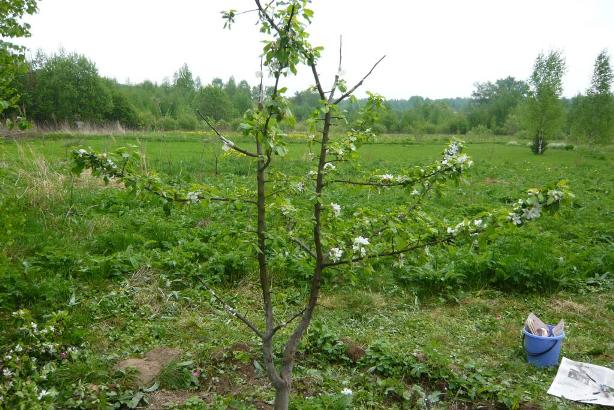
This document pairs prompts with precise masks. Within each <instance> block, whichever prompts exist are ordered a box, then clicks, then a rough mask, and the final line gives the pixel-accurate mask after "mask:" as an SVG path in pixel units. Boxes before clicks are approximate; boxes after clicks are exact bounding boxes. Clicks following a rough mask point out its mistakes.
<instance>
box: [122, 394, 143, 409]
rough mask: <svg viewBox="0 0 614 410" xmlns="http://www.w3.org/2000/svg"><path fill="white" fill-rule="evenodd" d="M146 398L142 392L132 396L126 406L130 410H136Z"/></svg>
mask: <svg viewBox="0 0 614 410" xmlns="http://www.w3.org/2000/svg"><path fill="white" fill-rule="evenodd" d="M144 396H145V393H143V392H141V391H140V392H137V393H136V394H135V395H134V396H132V398H131V399H130V401H129V402H128V403H126V406H128V408H129V409H136V408H137V406H138V405H139V403H140V402H141V400H142V399H143V397H144Z"/></svg>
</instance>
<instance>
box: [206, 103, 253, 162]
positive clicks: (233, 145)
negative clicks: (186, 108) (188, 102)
mask: <svg viewBox="0 0 614 410" xmlns="http://www.w3.org/2000/svg"><path fill="white" fill-rule="evenodd" d="M196 112H197V113H198V115H199V116H200V118H202V119H203V121H204V122H206V123H207V125H208V126H209V128H211V129H212V130H213V132H215V134H216V135H217V136H218V137H219V139H220V140H222V142H223V143H224V145H226V146H228V147H230V148H232V149H234V150H235V151H237V152H240V153H241V154H243V155H247V156H248V157H252V158H258V154H255V153H253V152H250V151H247V150H245V149H243V148H239V147H237V146H236V145H235V143H234V142H232V141H231V140H229V139H228V138H226V137H224V136H223V135H222V134H220V132H219V131H218V130H217V129H216V128H215V127H214V126H213V125H212V124H211V123H210V122H209V120H207V118H206V117H205V116H204V115H202V113H201V112H200V111H199V110H196Z"/></svg>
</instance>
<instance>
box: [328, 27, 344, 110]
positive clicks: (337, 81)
mask: <svg viewBox="0 0 614 410" xmlns="http://www.w3.org/2000/svg"><path fill="white" fill-rule="evenodd" d="M342 47H343V37H341V36H339V68H338V69H337V73H336V74H335V79H334V80H333V86H332V88H331V89H330V94H329V96H328V102H329V103H331V102H332V101H333V98H334V96H335V90H336V89H337V84H338V83H339V76H340V73H341V61H342Z"/></svg>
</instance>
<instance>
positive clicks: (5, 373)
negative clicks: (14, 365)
mask: <svg viewBox="0 0 614 410" xmlns="http://www.w3.org/2000/svg"><path fill="white" fill-rule="evenodd" d="M2 374H3V375H4V377H11V376H12V375H13V372H12V371H11V369H7V368H6V367H5V368H4V369H3V370H2Z"/></svg>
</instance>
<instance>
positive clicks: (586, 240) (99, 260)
mask: <svg viewBox="0 0 614 410" xmlns="http://www.w3.org/2000/svg"><path fill="white" fill-rule="evenodd" d="M239 140H240V139H239ZM129 144H135V145H138V148H136V149H138V150H140V151H142V152H143V153H145V154H146V158H147V168H148V169H149V170H152V169H155V170H157V171H158V172H159V174H160V176H161V177H162V178H163V179H165V180H167V181H169V182H171V183H174V184H183V185H188V184H190V183H193V182H204V183H206V184H210V185H214V186H217V185H223V186H229V185H232V184H236V185H238V186H249V184H250V182H251V181H252V179H254V178H255V176H254V170H253V169H252V168H251V166H252V164H251V163H250V162H249V160H248V159H243V158H237V157H234V156H228V155H224V154H223V152H222V150H221V147H220V144H218V143H217V142H215V140H213V139H212V138H211V137H210V136H209V137H206V138H205V139H204V140H203V138H202V137H200V136H199V135H197V134H178V133H168V134H139V135H126V136H116V137H110V136H74V135H73V136H71V135H55V136H53V135H52V136H47V137H45V138H44V139H28V140H20V141H12V140H4V141H0V209H1V213H0V227H3V228H4V229H2V230H1V232H0V245H1V246H2V251H1V252H0V330H1V332H0V351H7V352H8V351H9V349H14V348H15V344H16V343H17V342H20V343H22V344H23V343H25V342H27V340H26V339H28V337H29V336H28V337H26V336H24V335H23V331H20V330H19V328H18V326H16V322H17V319H16V318H15V317H13V316H12V315H11V313H12V312H14V311H17V310H18V309H29V310H30V311H31V313H32V319H31V320H32V321H34V322H36V323H38V324H39V327H41V328H42V324H43V323H45V322H47V321H50V320H51V321H53V322H54V323H57V326H58V327H63V328H64V329H65V330H64V332H63V334H62V335H60V336H58V339H57V341H58V343H60V344H62V346H66V345H71V346H77V347H78V352H77V353H75V354H74V357H73V356H71V357H70V358H68V359H65V358H62V359H61V360H60V359H57V357H56V359H57V360H51V359H50V358H49V357H48V356H45V355H42V356H40V355H39V356H40V357H41V359H39V360H48V361H50V362H52V363H55V366H57V368H56V369H54V370H52V376H49V377H48V378H47V379H45V380H43V379H37V383H38V385H39V386H42V387H44V388H46V389H47V390H51V389H55V390H56V392H57V397H55V398H53V400H56V403H63V404H62V406H65V407H69V406H73V407H74V408H98V407H105V406H107V405H112V404H114V403H115V404H117V403H123V404H124V405H129V404H131V403H130V401H131V400H132V401H133V403H134V402H138V401H139V400H138V398H139V397H140V395H137V394H138V392H137V390H136V389H135V388H134V386H133V382H132V381H131V377H130V374H123V373H121V372H117V371H115V370H113V365H114V364H115V363H116V362H117V361H118V360H120V359H122V358H125V357H128V356H139V355H142V354H143V353H145V352H147V351H148V350H150V349H151V348H153V347H157V346H169V347H177V348H179V349H181V350H182V352H183V355H182V358H181V360H180V361H179V362H177V363H174V364H172V365H170V366H169V367H168V368H167V369H165V371H164V372H163V373H162V375H161V376H160V380H159V387H158V388H157V389H156V391H155V392H149V393H146V394H145V395H144V397H145V399H148V400H149V402H150V404H152V405H154V406H162V405H163V404H164V403H170V402H172V401H173V400H176V401H178V402H181V403H183V402H184V401H185V400H186V399H189V400H188V402H187V404H185V406H184V407H186V408H211V407H215V406H219V408H226V407H228V406H230V407H232V408H243V407H245V408H253V407H255V408H261V407H263V406H266V402H268V401H270V400H271V399H272V395H271V394H272V393H271V389H270V386H269V385H268V382H267V381H266V376H263V374H262V372H261V370H260V367H259V366H260V363H261V362H262V360H261V357H260V354H259V351H258V346H257V343H256V339H255V338H254V336H253V334H251V333H250V331H249V330H248V329H246V328H245V327H244V326H243V325H242V324H241V323H240V322H238V321H235V320H233V319H231V318H229V317H228V316H227V315H226V314H225V313H224V312H223V311H220V310H218V309H216V308H215V306H212V305H211V304H210V298H209V296H208V293H207V292H206V291H204V290H203V289H202V287H201V286H200V284H199V283H200V282H199V279H198V278H204V279H206V280H207V281H210V283H212V284H214V286H215V287H216V288H217V289H218V293H221V294H224V295H226V297H227V298H228V300H230V301H232V303H233V304H235V305H236V307H237V308H238V310H240V311H242V312H244V311H252V313H250V316H251V317H253V318H254V320H256V321H257V322H258V321H259V319H258V313H257V310H256V309H258V306H259V304H260V301H259V292H258V289H257V286H256V281H255V280H254V279H255V277H254V274H255V269H254V266H255V265H254V262H253V261H252V260H251V259H250V258H248V257H246V255H247V256H249V254H250V253H249V252H251V251H250V250H249V249H251V248H249V246H248V245H249V241H250V238H245V237H244V235H243V233H242V231H241V230H240V229H239V228H237V229H234V228H232V227H233V226H235V225H238V226H239V227H243V228H244V227H245V226H246V225H245V224H246V223H247V221H249V220H248V219H246V218H248V217H249V215H250V213H249V211H246V210H244V209H241V208H237V209H235V208H232V209H231V210H232V213H231V214H229V208H224V207H223V206H218V205H215V206H212V207H209V208H207V207H198V206H196V207H180V208H176V209H174V210H173V212H172V216H171V217H166V216H165V215H164V213H163V211H162V207H161V204H160V201H158V200H157V199H156V198H153V197H150V196H147V195H146V196H143V197H141V198H135V197H134V196H133V195H132V194H131V193H130V192H127V191H126V190H125V189H123V188H122V187H121V186H117V184H114V183H111V184H110V185H109V186H105V185H104V184H103V183H102V182H101V181H99V180H97V179H95V178H93V177H91V176H81V177H75V176H71V175H70V173H69V168H70V161H69V157H70V152H71V151H72V149H74V148H77V147H80V146H81V147H92V148H94V149H97V150H113V149H115V148H117V147H120V146H127V145H129ZM246 145H248V144H246ZM444 145H445V142H444V141H443V138H439V140H438V141H432V140H426V141H421V142H418V143H417V142H415V141H414V140H413V139H411V138H408V137H396V138H394V137H390V136H388V137H385V138H382V140H381V141H380V142H377V143H374V144H369V145H365V146H363V147H362V148H361V156H360V160H359V161H358V164H357V165H356V166H352V167H351V168H349V169H347V170H345V171H342V172H344V173H345V174H344V175H348V176H353V175H357V174H360V173H361V172H364V171H372V170H376V172H375V173H380V174H381V173H384V172H390V173H393V174H394V173H395V172H399V171H400V170H402V169H403V168H406V167H410V166H412V165H416V164H426V163H429V162H431V161H433V160H435V159H437V158H438V157H439V155H440V153H441V151H442V149H443V147H444ZM288 148H289V154H288V156H287V158H285V159H284V160H281V161H277V163H276V165H275V167H279V168H277V169H279V170H283V171H284V172H285V173H287V174H289V175H290V176H292V175H304V174H305V173H306V172H307V171H308V169H309V162H308V161H307V160H306V157H307V153H308V151H309V150H308V145H307V144H306V143H305V142H304V141H302V140H297V141H295V142H294V143H290V144H289V146H288ZM467 153H468V154H469V155H471V156H472V157H473V159H474V160H475V166H474V168H473V169H472V170H471V171H470V172H469V174H468V176H467V181H466V183H461V184H460V185H458V186H450V187H449V188H447V189H445V190H444V191H443V192H441V193H440V195H437V196H433V197H431V198H430V199H429V200H428V202H427V203H425V206H424V208H425V209H427V210H429V211H430V212H431V213H432V214H434V215H437V216H441V217H442V218H445V219H446V220H448V221H450V223H456V222H457V221H459V220H462V219H463V218H472V217H473V216H475V215H477V214H479V213H480V212H483V211H485V210H489V209H493V208H502V207H503V208H509V207H510V206H511V204H512V203H513V202H514V201H515V200H516V199H518V198H521V197H522V196H523V194H524V193H525V191H526V189H528V188H532V187H539V186H543V185H546V184H549V183H553V182H556V181H558V180H559V179H567V180H568V181H569V185H570V188H571V190H572V191H573V192H574V194H575V195H576V200H575V201H574V203H573V205H571V206H568V207H566V208H564V209H562V210H561V211H560V212H559V213H558V214H557V215H548V216H544V217H543V218H541V219H540V220H538V221H536V222H534V223H532V224H531V225H528V226H525V227H521V228H510V229H508V230H505V231H504V232H503V234H502V235H501V236H500V237H498V238H497V239H496V240H493V241H492V243H490V244H489V246H487V247H477V248H476V247H475V246H473V245H472V244H470V243H467V244H459V246H458V247H455V248H442V249H432V250H431V251H430V254H431V256H430V257H428V258H426V259H425V257H420V258H416V259H414V260H411V259H410V260H409V263H408V264H407V265H405V266H403V267H398V266H394V265H393V264H391V263H390V262H386V261H381V262H378V263H376V264H375V271H374V272H371V271H369V270H367V269H360V268H358V267H353V268H351V269H350V268H348V269H341V270H340V271H338V272H336V273H335V275H331V276H330V277H327V278H326V283H325V286H324V290H323V297H322V300H321V304H320V307H319V309H318V311H317V319H316V320H315V323H314V326H313V328H312V329H311V330H310V332H309V334H308V336H307V338H306V340H305V342H304V343H303V345H302V347H301V354H300V357H299V361H298V365H297V367H296V369H295V385H294V396H293V400H294V403H295V404H294V406H295V408H301V409H302V408H344V406H346V407H347V405H348V403H347V398H346V397H344V396H343V395H341V394H340V392H341V390H342V389H344V388H349V389H351V390H352V391H353V395H352V400H351V401H352V403H351V405H352V406H353V408H365V409H366V408H395V407H397V408H410V407H411V406H415V407H417V408H420V407H419V406H431V407H432V408H475V407H477V406H478V405H484V406H495V407H496V406H498V407H517V406H528V405H532V406H535V407H537V408H542V407H543V408H565V407H569V408H574V407H582V406H578V405H576V406H574V405H573V404H572V403H570V402H564V401H559V400H557V399H555V398H553V397H550V396H548V395H547V394H546V390H547V388H548V386H549V384H550V383H551V381H552V379H553V377H554V374H555V373H556V371H555V370H554V369H550V370H539V369H535V368H531V367H529V366H528V365H527V364H526V363H525V360H524V357H523V353H522V349H521V347H520V329H521V327H522V324H523V321H524V319H525V318H526V316H527V314H528V313H529V312H531V311H533V312H535V313H536V314H538V315H539V316H540V317H542V318H543V319H545V320H547V321H549V322H557V321H558V320H559V319H561V318H564V319H565V321H566V324H567V335H566V339H565V342H564V345H563V354H564V355H565V356H566V357H569V358H571V359H573V360H581V361H589V362H591V363H596V364H601V365H605V366H609V367H613V366H614V354H613V353H612V352H614V336H613V335H614V282H612V274H613V273H614V233H613V232H614V195H612V191H613V190H614V172H612V171H613V165H614V159H613V155H612V154H614V149H613V148H612V147H605V148H602V149H600V150H594V149H589V148H586V147H578V148H577V149H575V150H569V151H566V150H554V149H553V150H548V151H546V154H545V155H543V156H534V155H533V154H532V153H531V152H530V150H529V149H528V147H526V146H521V145H509V144H506V143H505V142H502V143H490V142H479V143H478V142H476V143H469V144H468V145H467ZM216 163H217V166H216ZM274 170H275V168H274ZM328 195H329V197H326V198H325V200H326V201H329V202H330V201H335V202H338V203H340V204H341V205H342V207H343V209H352V207H355V206H357V204H359V203H367V204H369V205H372V206H374V207H376V208H378V207H379V208H381V209H388V208H390V207H393V206H396V205H402V204H404V203H406V202H407V200H408V193H407V192H405V191H395V190H384V191H382V192H380V193H377V192H375V191H369V190H364V189H361V188H348V189H343V190H341V189H336V190H332V191H331V192H330V194H328ZM228 215H232V217H229V216H228ZM275 266H276V272H275V274H276V286H275V291H276V294H275V302H276V306H278V309H279V312H280V313H287V314H288V315H289V314H291V313H292V312H294V311H295V309H296V308H295V306H297V304H298V303H299V302H300V301H301V300H302V296H303V295H304V289H305V286H304V285H305V283H304V277H303V276H301V275H302V272H300V271H295V270H293V269H294V268H293V266H283V265H282V266H277V265H275ZM58 311H64V312H65V313H64V314H63V316H62V315H61V316H59V319H58V317H57V315H56V316H53V315H52V313H53V312H58ZM28 320H30V319H28ZM26 325H28V323H26ZM45 337H47V336H45ZM49 337H50V336H49ZM32 343H34V342H32ZM240 343H244V344H246V346H244V345H242V344H240ZM355 345H356V346H358V345H360V346H362V347H364V348H365V349H366V355H365V356H364V357H362V358H361V359H360V360H358V361H357V362H354V361H353V360H352V359H351V358H350V357H349V356H351V354H349V353H348V351H347V347H348V346H354V347H356V346H355ZM33 355H34V353H33ZM39 356H37V357H39ZM254 363H255V364H254ZM198 369H200V371H201V372H202V373H201V374H200V376H198V377H193V376H192V375H191V373H192V372H193V371H195V370H198ZM24 374H26V373H25V370H24ZM24 377H25V376H24ZM3 383H5V384H4V385H2V386H4V387H3V388H6V383H7V381H6V380H4V381H3ZM30 387H31V386H30ZM27 389H28V387H27V386H26V387H22V390H23V391H27ZM1 394H2V390H0V395H1ZM192 396H194V397H196V398H194V399H190V397H192ZM135 397H136V399H135ZM425 399H426V401H425ZM50 400H51V399H49V398H48V399H47V401H46V403H51V401H50ZM135 400H136V401H135ZM24 403H25V399H24ZM44 403H45V401H43V402H40V403H38V404H37V405H40V406H43V408H44ZM425 403H426V404H425ZM2 405H3V404H2V401H0V407H1V406H2ZM141 405H144V401H141ZM58 406H60V405H59V404H58ZM62 406H60V407H62ZM233 406H234V407H233ZM34 407H35V405H34ZM34 407H32V408H34ZM7 408H8V407H7ZM25 408H29V407H28V405H25Z"/></svg>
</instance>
